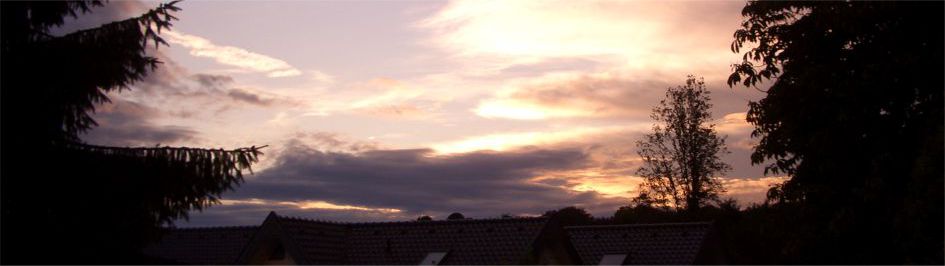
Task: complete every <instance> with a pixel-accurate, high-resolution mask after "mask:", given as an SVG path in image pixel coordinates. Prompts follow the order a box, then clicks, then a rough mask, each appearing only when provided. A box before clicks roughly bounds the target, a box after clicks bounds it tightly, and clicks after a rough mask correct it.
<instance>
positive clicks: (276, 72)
mask: <svg viewBox="0 0 945 266" xmlns="http://www.w3.org/2000/svg"><path fill="white" fill-rule="evenodd" d="M162 34H164V35H166V36H167V37H168V38H167V40H168V41H169V42H170V43H173V44H178V45H181V46H183V47H186V48H188V49H190V54H191V55H193V56H197V57H207V58H211V59H213V60H214V61H216V62H217V63H220V64H224V65H229V66H234V67H238V68H240V69H245V70H250V71H255V72H262V73H266V76H268V77H273V78H278V77H291V76H298V75H301V74H302V71H301V70H299V69H297V68H295V67H293V66H291V65H289V63H286V62H285V61H283V60H279V59H276V58H273V57H270V56H267V55H263V54H259V53H254V52H251V51H247V50H245V49H243V48H239V47H234V46H226V45H217V44H214V43H213V42H211V41H210V40H207V39H205V38H203V37H200V36H196V35H189V34H184V33H180V32H176V31H166V32H164V33H162Z"/></svg>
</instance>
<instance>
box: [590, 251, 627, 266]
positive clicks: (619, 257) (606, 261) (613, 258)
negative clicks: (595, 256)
mask: <svg viewBox="0 0 945 266" xmlns="http://www.w3.org/2000/svg"><path fill="white" fill-rule="evenodd" d="M626 259H627V254H607V255H604V257H603V258H601V259H600V263H599V264H597V265H623V263H624V261H625V260H626Z"/></svg>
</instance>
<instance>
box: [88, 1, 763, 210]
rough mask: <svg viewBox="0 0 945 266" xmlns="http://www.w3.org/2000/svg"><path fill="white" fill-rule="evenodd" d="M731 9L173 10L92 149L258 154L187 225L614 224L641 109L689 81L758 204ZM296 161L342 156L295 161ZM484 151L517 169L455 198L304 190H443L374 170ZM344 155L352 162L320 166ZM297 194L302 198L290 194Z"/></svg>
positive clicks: (549, 5) (454, 5) (604, 4)
mask: <svg viewBox="0 0 945 266" xmlns="http://www.w3.org/2000/svg"><path fill="white" fill-rule="evenodd" d="M156 4H157V3H155V2H143V3H139V2H113V3H109V4H108V7H106V9H110V10H118V11H120V12H118V13H122V12H123V13H124V14H134V13H138V12H140V11H141V10H142V9H146V8H148V7H152V6H155V5H156ZM743 5H744V3H742V2H729V1H668V2H663V1H660V2H656V1H653V2H651V1H449V2H439V1H436V2H435V1H384V2H381V1H377V2H375V1H351V2H347V1H275V2H262V1H246V2H203V1H185V2H181V3H180V4H179V6H180V7H181V8H182V9H183V10H182V11H181V12H180V13H179V14H178V17H179V18H180V21H178V22H177V23H175V25H174V27H173V31H168V32H164V33H162V34H163V35H162V36H165V37H166V38H167V40H168V41H169V43H170V47H162V48H160V49H159V50H158V51H157V52H158V53H156V55H158V56H160V57H161V59H162V60H163V61H165V64H164V66H163V67H162V68H161V69H160V70H159V71H158V72H156V73H154V74H152V75H151V76H150V77H149V78H148V80H146V81H145V82H141V83H139V84H137V85H136V86H135V88H134V89H133V90H131V91H125V92H122V93H119V94H114V95H113V97H114V98H115V99H116V103H115V104H112V105H109V106H105V107H103V108H101V109H100V110H103V111H102V112H100V113H99V114H98V116H97V117H98V119H99V121H100V122H102V124H103V126H102V127H101V128H98V129H96V130H95V131H94V132H92V134H90V135H89V136H87V137H86V139H87V140H88V141H90V142H93V143H100V144H117V145H148V146H150V145H154V144H156V143H161V144H165V145H174V146H202V147H227V148H230V147H241V146H249V145H257V146H259V145H270V148H268V152H267V155H265V156H264V157H263V162H261V163H260V164H259V165H257V167H256V169H255V170H256V171H257V175H255V176H249V177H247V182H246V183H245V184H244V185H243V186H242V187H240V188H239V189H237V191H236V192H234V193H231V194H224V199H225V201H223V203H224V204H223V205H222V206H218V207H213V208H210V209H209V210H208V211H207V212H206V213H204V214H200V215H195V223H197V224H218V223H222V224H227V223H228V221H237V220H238V219H237V218H234V217H235V216H241V217H242V216H253V215H259V214H258V213H257V212H262V216H264V215H265V211H267V210H268V209H280V210H285V211H289V212H296V213H304V214H305V215H306V216H319V215H320V216H325V217H328V218H335V219H342V220H344V219H349V220H350V219H354V220H357V219H362V220H364V219H366V220H371V219H404V218H405V217H408V218H409V217H411V216H414V215H417V214H421V213H423V214H433V215H436V214H446V213H450V212H453V211H461V212H464V213H466V214H467V216H471V215H470V214H472V216H476V215H478V216H480V217H481V216H490V215H491V216H497V215H499V214H501V213H541V212H543V211H544V210H546V209H551V208H560V207H564V206H566V205H572V204H574V205H578V206H583V207H586V208H588V209H589V210H591V211H592V213H594V214H596V215H604V216H606V215H610V214H612V212H613V211H615V210H616V207H617V206H620V205H625V204H627V203H628V202H629V199H628V198H629V197H632V196H633V195H634V193H635V191H636V186H637V184H639V180H640V178H639V177H636V176H634V174H633V172H634V170H635V169H636V167H638V166H639V165H638V164H639V160H637V157H636V153H635V149H634V147H635V146H634V142H635V141H636V140H637V139H639V137H640V135H641V134H644V133H646V132H648V130H649V129H650V127H651V121H650V118H649V116H648V115H649V112H650V110H651V108H652V107H653V106H654V105H656V104H657V103H658V101H659V100H660V99H661V98H662V96H663V94H664V92H665V89H666V88H667V87H669V86H676V85H679V84H681V83H683V82H684V81H685V79H686V75H688V74H693V75H697V76H701V77H704V78H705V81H706V84H707V86H709V88H710V89H711V90H712V92H713V94H712V97H713V104H714V105H715V107H714V108H713V112H714V114H715V117H716V118H717V119H718V120H717V121H716V122H717V124H718V127H717V129H718V131H719V132H720V134H725V135H727V136H728V140H727V141H728V144H729V149H730V150H731V151H732V154H730V155H726V156H724V158H725V160H726V161H727V162H728V163H730V164H732V165H733V167H734V168H735V170H734V171H732V172H731V173H729V174H727V175H726V176H723V177H720V178H723V179H724V180H725V183H726V185H727V186H729V187H730V193H729V195H730V196H733V197H737V198H739V199H741V200H744V201H752V202H757V201H759V200H760V199H761V197H760V196H759V195H763V193H764V191H766V190H767V185H769V184H771V183H775V182H779V180H781V179H777V178H772V177H768V178H765V177H764V176H763V174H762V170H761V168H760V167H757V166H751V165H750V163H749V160H748V158H749V157H748V154H750V149H751V146H752V145H753V144H752V143H753V142H752V140H751V139H750V138H749V133H750V131H751V126H750V125H748V124H747V123H746V122H745V112H746V111H747V103H748V101H750V100H757V99H759V98H760V97H761V95H760V93H758V92H757V91H754V90H746V89H744V88H734V89H732V88H728V87H727V86H725V85H724V79H725V78H726V77H727V75H728V74H729V71H730V67H729V66H730V64H732V63H735V62H738V60H739V57H738V55H736V54H733V53H731V52H730V51H729V44H730V42H731V35H732V32H733V31H734V30H735V29H736V28H737V27H738V25H739V23H740V21H741V17H740V15H739V11H740V9H741V7H742V6H743ZM102 13H108V12H102ZM112 13H113V12H112ZM109 14H111V13H109ZM81 21H82V20H80V22H81ZM91 21H96V20H91ZM427 151H428V152H427ZM574 153H579V156H573V155H574ZM301 154H307V156H309V157H305V158H322V157H325V158H333V159H331V160H337V161H331V162H333V163H329V164H327V165H322V164H321V162H320V161H316V162H314V163H308V164H305V163H301V162H302V161H303V160H302V159H300V158H302V157H299V156H301ZM550 154H554V155H555V156H558V155H560V156H573V157H568V159H567V160H564V159H563V157H561V159H562V161H561V162H560V163H556V164H554V165H543V164H541V163H538V162H549V161H554V160H556V159H559V157H553V158H552V157H546V156H551V155H550ZM313 156H314V157H313ZM320 156H321V157H320ZM482 156H485V157H486V158H488V157H490V156H491V157H503V156H507V157H508V158H506V157H503V158H506V159H507V160H506V161H516V160H518V159H521V160H522V163H519V164H516V165H504V164H503V162H504V161H495V162H491V161H490V164H489V165H476V167H475V168H473V169H470V170H469V171H479V170H483V169H487V170H488V169H502V172H501V173H498V172H497V173H492V174H488V175H490V176H486V175H487V174H485V173H484V174H482V176H476V177H472V178H470V179H469V180H465V179H464V180H462V181H451V182H468V183H462V184H458V185H459V186H461V187H464V188H465V189H466V190H468V191H463V192H462V193H460V192H455V191H454V192H447V191H446V190H443V191H439V190H434V191H424V192H423V193H420V195H418V194H409V193H406V192H404V193H400V194H398V193H394V194H391V196H390V198H375V196H374V195H373V194H372V195H368V194H356V193H354V192H351V193H348V194H344V193H342V194H339V195H334V194H332V195H331V196H329V195H327V194H331V193H327V194H326V193H324V192H323V193H321V194H317V193H305V192H306V191H316V190H318V191H321V190H320V189H329V190H328V191H336V190H337V189H332V188H336V187H337V188H339V189H341V190H342V192H344V189H343V188H345V187H349V188H350V187H357V188H359V189H360V188H362V187H363V186H384V184H388V185H390V184H395V183H396V184H399V183H403V182H415V183H414V184H416V186H415V187H425V186H427V185H429V186H431V187H437V185H439V184H441V182H444V181H440V180H439V179H437V178H438V177H431V179H423V180H421V179H409V180H407V179H404V180H399V179H395V178H396V177H395V175H393V174H390V175H385V173H387V172H385V171H392V170H391V169H389V168H396V169H397V170H398V171H405V172H410V171H416V173H418V174H417V176H419V175H421V173H437V172H438V171H439V172H444V173H450V172H451V171H453V170H454V169H453V168H449V167H454V166H455V167H460V166H462V167H466V164H465V163H467V162H479V161H478V160H485V161H488V160H487V159H483V157H482ZM529 156H536V157H535V158H541V159H540V160H535V161H532V160H531V158H532V157H529ZM369 159H370V160H369ZM325 160H328V159H325ZM362 161H363V162H362ZM386 162H391V163H392V164H390V165H388V164H385V163H386ZM533 162H534V165H532V164H529V163H533ZM346 163H353V165H359V166H357V167H351V168H344V169H335V168H332V166H338V165H344V164H346ZM313 164H317V167H316V166H315V165H313ZM368 165H373V167H377V168H369V167H368ZM293 167H294V168H293ZM507 168H508V169H507ZM469 171H460V173H465V172H469ZM497 171H498V170H497ZM276 173H280V174H279V175H276ZM375 173H376V174H377V175H375ZM500 174H503V175H504V174H507V176H508V177H501V178H500V177H499V176H497V175H500ZM286 176H292V178H293V179H292V180H283V179H285V178H287V177H286ZM404 176H414V175H407V174H405V175H404ZM372 178H375V179H372ZM405 178H406V177H405ZM479 179H481V180H479ZM487 179H488V180H489V181H488V182H489V183H488V184H485V183H486V181H484V180H487ZM290 181H291V182H290ZM398 182H399V183H398ZM261 184H267V185H272V184H279V186H277V185H272V186H273V187H268V188H267V190H265V191H268V192H266V193H269V194H266V193H264V192H258V191H263V190H262V189H261V188H259V186H262V185H261ZM496 184H498V185H497V187H498V188H502V189H498V191H500V192H501V193H503V194H495V195H492V196H489V197H493V198H494V197H508V198H507V199H505V200H502V199H493V198H486V196H476V195H485V194H486V193H485V192H483V191H484V190H486V189H489V188H487V186H491V185H496ZM513 188H514V189H513ZM378 189H381V188H378ZM406 189H410V188H406ZM440 189H442V188H440ZM479 190H483V191H479ZM491 190H493V191H496V190H497V189H494V188H493V189H491ZM477 191H478V192H482V193H480V194H476V193H474V192H477ZM538 191H543V192H538ZM291 193H297V194H292V195H300V196H292V197H291V198H289V197H288V196H285V195H289V194H291ZM489 193H492V192H491V191H490V192H489ZM496 193H499V192H496ZM543 193H544V194H543ZM249 194H252V195H253V196H252V197H250V196H249ZM424 194H429V195H424ZM473 194H475V195H473ZM378 197H380V196H378ZM428 201H438V202H443V204H451V205H442V206H441V205H435V204H426V203H425V202H428ZM285 208H289V209H285ZM313 211H317V212H313ZM262 216H260V217H262ZM201 217H204V218H201ZM228 219H235V220H228Z"/></svg>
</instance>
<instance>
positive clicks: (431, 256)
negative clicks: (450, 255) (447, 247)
mask: <svg viewBox="0 0 945 266" xmlns="http://www.w3.org/2000/svg"><path fill="white" fill-rule="evenodd" d="M446 253H447V252H430V253H427V256H426V257H424V258H423V260H421V261H420V265H440V263H441V262H443V258H445V257H446Z"/></svg>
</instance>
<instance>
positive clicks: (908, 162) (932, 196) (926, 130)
mask: <svg viewBox="0 0 945 266" xmlns="http://www.w3.org/2000/svg"><path fill="white" fill-rule="evenodd" d="M942 8H943V3H942V2H921V3H918V2H856V1H854V2H782V1H750V2H749V3H748V4H747V5H746V6H745V8H744V9H743V10H742V15H744V16H745V20H744V23H743V24H742V28H741V29H739V30H738V31H736V32H735V35H734V37H735V40H734V41H733V43H732V51H733V52H736V53H739V52H742V49H745V48H746V47H747V48H748V49H746V50H745V51H744V62H742V63H740V64H736V65H734V66H733V70H734V71H733V73H732V75H731V76H730V78H729V80H728V84H729V86H735V85H738V84H741V85H744V86H748V87H753V86H757V84H758V83H760V82H762V81H764V80H766V79H775V78H776V80H775V81H774V83H773V85H771V87H770V88H769V89H768V90H767V95H766V97H765V98H764V99H762V100H760V101H758V102H753V103H751V105H750V110H749V112H748V121H749V122H750V123H752V124H754V125H755V130H754V132H753V133H752V135H753V136H756V137H760V143H759V144H758V145H757V146H756V147H755V151H754V153H753V154H752V162H753V163H755V164H763V163H769V162H770V164H769V165H768V166H767V167H766V172H772V173H782V174H786V175H789V176H790V177H791V179H790V180H789V181H787V182H786V183H784V184H782V185H780V186H777V187H775V188H773V189H772V190H771V192H770V193H769V199H770V200H771V201H772V203H774V204H776V205H777V206H779V207H782V208H786V209H785V210H792V211H789V212H785V214H784V216H782V217H781V218H782V219H787V220H790V221H794V222H792V223H790V224H791V227H790V228H789V229H790V230H791V232H790V233H786V234H784V235H785V236H787V237H788V239H787V240H788V241H787V244H786V245H785V246H784V247H782V250H783V253H784V256H785V257H790V258H794V259H795V260H794V261H793V262H795V263H817V264H821V263H828V264H833V263H842V264H855V263H868V264H901V263H923V264H924V263H930V264H942V263H943V260H945V259H943V258H945V254H943V252H945V240H943V238H942V235H943V228H942V224H943V222H945V213H943V209H945V206H943V198H945V195H943V187H945V184H943V183H945V182H943V179H945V170H943V163H942V162H943V149H945V148H943V146H945V145H943V138H945V137H943V132H945V130H943V120H945V116H943V109H945V108H943V99H945V95H943V90H945V89H943V88H945V85H943V80H942V78H941V77H942V73H945V67H943V65H945V64H943V61H942V58H943V51H942V47H943V34H942V32H943V21H942ZM755 45H757V46H755Z"/></svg>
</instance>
